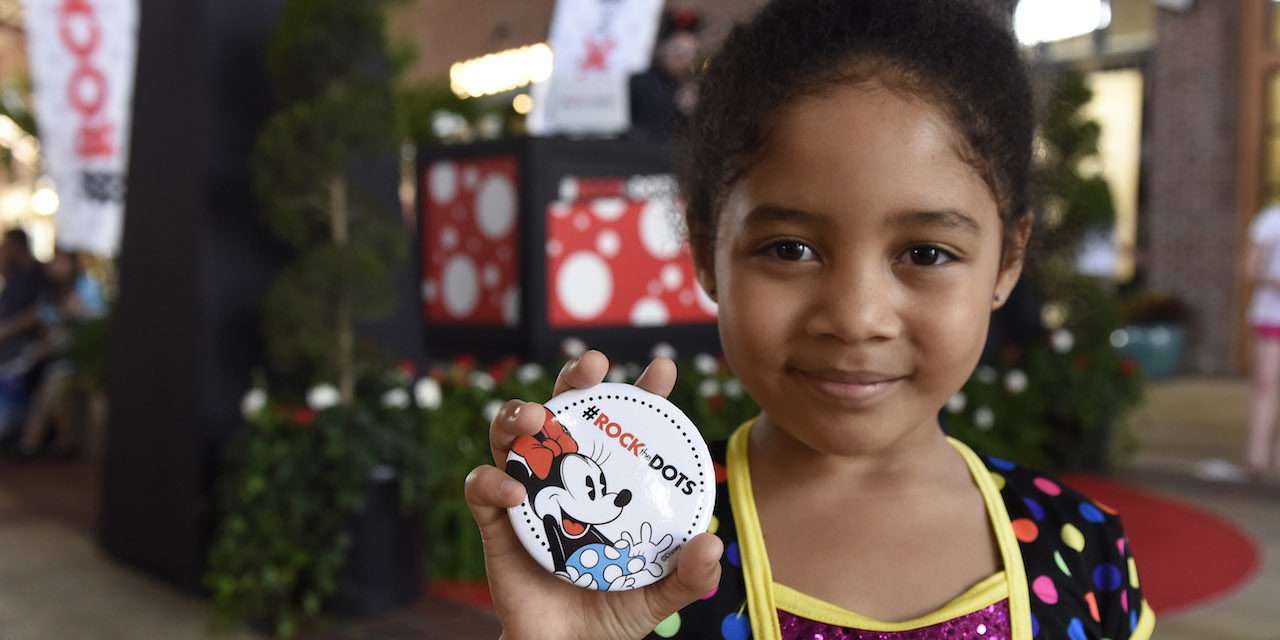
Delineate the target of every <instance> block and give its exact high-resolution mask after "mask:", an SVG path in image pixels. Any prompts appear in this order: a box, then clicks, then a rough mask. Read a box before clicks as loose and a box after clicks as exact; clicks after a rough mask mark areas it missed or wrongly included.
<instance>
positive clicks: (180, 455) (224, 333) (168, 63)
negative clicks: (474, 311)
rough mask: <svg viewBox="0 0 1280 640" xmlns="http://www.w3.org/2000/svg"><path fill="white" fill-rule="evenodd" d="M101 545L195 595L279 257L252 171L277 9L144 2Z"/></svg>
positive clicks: (254, 4)
mask: <svg viewBox="0 0 1280 640" xmlns="http://www.w3.org/2000/svg"><path fill="white" fill-rule="evenodd" d="M140 5H141V6H140V9H141V24H140V29H139V47H138V73H137V83H136V88H135V91H134V96H135V97H134V115H133V137H132V146H131V150H130V166H129V191H128V200H127V206H126V213H125V223H124V239H123V243H122V248H121V254H120V258H119V262H118V266H119V273H120V299H119V303H118V305H117V308H116V310H115V317H114V320H113V324H112V344H111V350H110V370H109V374H108V375H109V380H108V385H109V392H110V396H111V401H112V404H111V412H110V419H109V427H108V433H107V444H106V457H105V460H104V464H103V467H104V468H103V483H102V496H101V515H100V525H101V531H100V535H101V541H102V544H103V546H104V547H105V548H106V550H107V551H108V552H109V553H111V554H112V555H114V556H116V557H117V558H119V559H121V560H123V561H125V562H127V563H129V564H132V565H134V566H136V567H138V568H140V569H143V570H145V571H147V572H148V573H151V574H153V575H155V576H157V577H160V578H162V579H165V580H167V581H170V582H173V583H175V584H177V585H179V586H182V587H184V588H188V589H199V588H200V581H201V576H202V573H203V571H204V558H205V553H206V549H207V548H208V542H209V539H210V535H211V532H212V525H213V511H212V507H213V503H212V499H211V498H212V495H211V490H212V483H213V480H214V478H215V476H216V473H217V468H218V463H219V457H220V452H221V449H222V445H223V443H224V442H225V440H226V438H227V437H228V436H229V434H231V433H232V432H233V431H234V430H235V429H236V428H238V427H239V426H240V424H241V419H240V416H239V414H238V405H239V402H238V399H239V397H240V396H241V394H243V392H244V390H245V388H246V387H247V386H248V384H249V381H250V370H251V368H252V367H253V366H254V365H255V364H256V363H257V362H258V361H259V358H260V356H259V354H260V353H261V351H262V349H261V344H260V339H259V337H258V336H259V331H258V326H259V324H260V322H259V316H258V306H259V301H260V299H261V297H262V295H263V294H264V293H265V291H266V287H267V285H268V283H269V278H270V275H271V273H272V272H273V271H274V268H275V266H276V265H277V264H278V262H279V257H278V256H279V254H280V251H279V249H278V248H277V247H275V246H274V245H273V244H272V243H271V242H270V240H269V239H268V238H267V236H266V234H265V232H264V231H263V230H262V227H261V226H260V224H259V221H258V215H257V210H256V207H255V206H254V202H253V198H252V194H251V191H250V181H249V169H248V159H249V154H250V151H251V149H252V147H253V143H254V137H255V135H256V132H257V129H258V127H259V125H260V124H261V122H262V120H263V119H264V117H265V116H266V114H267V113H268V110H269V108H270V91H269V90H268V87H267V86H266V80H265V78H264V75H265V64H264V46H265V42H266V40H267V37H268V35H269V33H270V30H271V26H272V22H273V20H274V18H275V15H276V11H277V9H278V8H279V5H280V3H279V2H278V0H266V1H263V0H199V1H194V2H171V1H169V0H142V1H141V3H140Z"/></svg>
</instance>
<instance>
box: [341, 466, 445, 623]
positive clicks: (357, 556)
mask: <svg viewBox="0 0 1280 640" xmlns="http://www.w3.org/2000/svg"><path fill="white" fill-rule="evenodd" d="M388 476H389V477H388ZM350 532H351V536H352V539H351V548H350V549H349V551H348V554H347V564H346V567H344V568H343V570H342V574H341V576H340V577H339V579H338V590H337V593H335V594H334V595H333V598H332V599H331V600H330V602H329V607H328V608H329V610H330V611H332V612H333V613H336V614H338V615H343V616H351V617H365V616H375V615H378V614H381V613H385V612H387V611H392V610H395V609H399V608H401V607H404V606H407V605H409V604H411V603H412V602H414V601H415V600H417V599H418V597H419V596H421V595H422V585H423V580H424V578H423V573H424V571H423V531H422V524H421V522H420V520H419V519H418V518H416V517H412V516H407V515H405V514H404V513H403V512H402V511H401V509H400V484H399V483H398V482H397V481H396V477H395V475H394V474H386V473H383V474H378V473H376V472H375V474H374V477H372V478H370V479H369V487H368V496H367V497H366V503H365V508H364V510H363V511H362V512H360V513H359V514H356V515H355V516H354V517H353V518H352V519H351V524H350Z"/></svg>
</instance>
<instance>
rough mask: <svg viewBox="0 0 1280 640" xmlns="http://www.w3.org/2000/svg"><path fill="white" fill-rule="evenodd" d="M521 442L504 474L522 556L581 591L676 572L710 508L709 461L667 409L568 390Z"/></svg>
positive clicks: (604, 389)
mask: <svg viewBox="0 0 1280 640" xmlns="http://www.w3.org/2000/svg"><path fill="white" fill-rule="evenodd" d="M546 407H547V416H546V417H545V420H544V421H543V425H542V430H541V431H540V432H538V433H537V434H536V435H534V436H521V437H520V438H518V439H517V440H516V441H515V442H514V443H513V444H512V447H511V453H510V454H509V455H508V456H507V473H509V474H511V475H512V477H514V478H515V479H516V480H519V481H521V482H522V483H523V484H524V485H525V488H526V489H527V490H528V497H527V498H526V499H525V501H524V502H522V503H520V504H519V505H518V506H516V507H514V508H512V509H509V510H508V512H507V513H508V515H509V516H510V517H511V526H512V527H514V528H515V531H516V535H517V536H518V537H519V538H520V541H521V542H522V543H524V546H525V549H527V550H528V551H529V553H530V554H532V555H533V557H534V559H535V560H537V561H538V563H539V564H541V565H542V566H543V567H545V568H546V569H547V570H548V571H551V572H552V573H554V574H556V575H557V576H559V577H561V578H563V579H564V580H566V581H568V582H571V583H573V584H575V585H577V586H579V587H583V588H586V589H598V590H601V591H604V590H609V591H619V590H625V589H638V588H640V587H644V586H648V585H650V584H653V583H655V582H657V581H658V580H661V579H662V578H664V577H666V576H667V575H669V574H671V573H672V572H674V571H675V568H676V557H677V556H678V554H679V551H680V549H681V548H682V547H683V546H684V545H685V543H687V542H688V541H689V540H690V539H692V538H693V537H694V536H695V535H697V534H699V533H702V532H704V531H706V530H707V526H708V524H709V523H710V521H711V512H712V509H713V507H714V506H715V473H714V471H713V470H712V466H711V454H710V452H709V451H708V450H707V444H706V442H705V441H704V440H703V439H702V435H701V434H700V433H698V430H697V428H695V427H694V426H693V423H692V422H690V421H689V418H688V417H686V416H685V415H684V413H682V412H681V411H680V410H679V409H677V408H676V406H675V405H673V404H671V403H670V402H668V401H667V400H666V399H665V398H663V397H661V396H657V395H654V394H652V393H649V392H648V391H645V390H643V389H640V388H638V387H634V386H632V385H628V384H614V383H604V384H599V385H596V386H594V387H591V388H590V389H580V390H574V391H568V392H566V393H563V394H561V395H559V396H556V397H555V398H553V399H552V400H551V401H550V402H547V403H546Z"/></svg>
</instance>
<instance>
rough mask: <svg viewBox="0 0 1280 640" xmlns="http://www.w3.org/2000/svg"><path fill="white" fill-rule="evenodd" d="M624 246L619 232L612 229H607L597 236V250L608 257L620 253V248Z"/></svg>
mask: <svg viewBox="0 0 1280 640" xmlns="http://www.w3.org/2000/svg"><path fill="white" fill-rule="evenodd" d="M621 248H622V240H620V239H619V238H618V233H617V232H616V231H614V230H612V229H605V230H604V231H601V232H600V235H598V236H596V251H599V252H600V255H602V256H604V257H606V258H614V257H617V255H618V250H619V249H621Z"/></svg>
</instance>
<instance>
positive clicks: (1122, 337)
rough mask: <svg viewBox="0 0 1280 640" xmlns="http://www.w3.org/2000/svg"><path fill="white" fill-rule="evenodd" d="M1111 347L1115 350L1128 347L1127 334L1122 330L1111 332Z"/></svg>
mask: <svg viewBox="0 0 1280 640" xmlns="http://www.w3.org/2000/svg"><path fill="white" fill-rule="evenodd" d="M1111 346H1113V347H1115V348H1117V349H1123V348H1125V347H1127V346H1129V332H1128V331H1125V330H1124V329H1116V330H1115V331H1112V332H1111Z"/></svg>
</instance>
